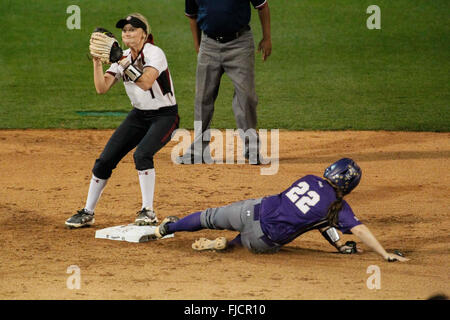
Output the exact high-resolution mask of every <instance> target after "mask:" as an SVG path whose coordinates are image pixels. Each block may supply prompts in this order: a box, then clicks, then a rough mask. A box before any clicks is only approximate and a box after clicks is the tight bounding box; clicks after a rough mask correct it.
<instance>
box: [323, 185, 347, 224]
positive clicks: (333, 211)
mask: <svg viewBox="0 0 450 320" xmlns="http://www.w3.org/2000/svg"><path fill="white" fill-rule="evenodd" d="M335 190H336V200H335V201H334V202H333V203H332V204H331V205H330V207H329V208H328V212H327V217H326V218H327V220H328V223H329V225H330V226H332V227H337V225H338V222H339V212H340V211H341V209H342V200H343V198H344V195H343V194H342V191H341V190H339V189H335Z"/></svg>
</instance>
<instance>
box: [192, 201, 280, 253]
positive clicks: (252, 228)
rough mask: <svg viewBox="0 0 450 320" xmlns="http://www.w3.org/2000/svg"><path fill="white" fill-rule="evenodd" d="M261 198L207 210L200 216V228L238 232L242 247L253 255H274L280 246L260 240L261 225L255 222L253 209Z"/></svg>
mask: <svg viewBox="0 0 450 320" xmlns="http://www.w3.org/2000/svg"><path fill="white" fill-rule="evenodd" d="M261 201H262V198H259V199H250V200H243V201H239V202H235V203H232V204H229V205H227V206H223V207H218V208H209V209H206V210H204V211H202V213H201V214H200V222H201V224H202V227H204V228H208V229H218V230H223V229H226V230H232V231H239V232H240V235H241V242H242V245H243V246H244V247H246V248H247V249H249V250H250V251H252V252H254V253H274V252H277V251H278V250H279V249H280V246H271V245H269V244H268V243H266V242H265V241H264V240H263V239H262V238H263V237H264V233H263V231H262V229H261V224H260V222H259V219H258V220H255V215H254V207H255V205H257V204H259V203H261Z"/></svg>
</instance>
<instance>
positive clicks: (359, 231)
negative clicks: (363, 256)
mask: <svg viewBox="0 0 450 320" xmlns="http://www.w3.org/2000/svg"><path fill="white" fill-rule="evenodd" d="M351 232H352V233H353V234H354V235H355V236H357V237H358V238H359V239H360V240H361V241H362V242H363V243H364V244H365V245H367V246H368V247H369V248H371V249H372V250H373V251H375V252H376V253H378V254H379V255H381V256H382V257H383V259H384V260H386V261H401V262H405V261H408V260H409V259H407V258H404V257H401V256H399V255H397V254H393V253H388V252H387V251H386V250H385V249H384V248H383V246H382V245H381V244H380V243H379V242H378V240H377V238H375V236H374V235H373V233H372V232H371V231H370V230H369V228H368V227H367V226H365V225H364V224H360V225H357V226H355V227H353V228H352V229H351Z"/></svg>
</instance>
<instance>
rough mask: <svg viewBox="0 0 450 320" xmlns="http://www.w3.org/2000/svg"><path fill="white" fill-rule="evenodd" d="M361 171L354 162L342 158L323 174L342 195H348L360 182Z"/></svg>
mask: <svg viewBox="0 0 450 320" xmlns="http://www.w3.org/2000/svg"><path fill="white" fill-rule="evenodd" d="M361 175H362V171H361V168H360V167H359V166H358V165H357V164H356V162H355V161H353V160H352V159H349V158H342V159H340V160H338V161H336V162H335V163H333V164H332V165H330V166H329V167H328V168H326V169H325V172H324V173H323V176H324V178H326V179H327V180H329V181H330V182H331V183H332V184H333V185H334V186H335V187H336V188H337V189H339V190H340V191H342V193H343V195H346V194H349V193H350V192H351V191H352V190H353V189H355V188H356V186H357V185H358V184H359V181H360V180H361Z"/></svg>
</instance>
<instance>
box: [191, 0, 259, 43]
mask: <svg viewBox="0 0 450 320" xmlns="http://www.w3.org/2000/svg"><path fill="white" fill-rule="evenodd" d="M250 2H251V3H252V5H253V6H254V7H255V9H261V8H263V7H264V6H265V5H266V4H267V0H186V12H185V13H186V15H187V16H188V17H190V18H197V24H198V26H199V27H200V29H201V30H203V32H205V33H206V34H208V35H214V36H222V35H229V34H232V33H235V32H237V31H239V30H241V29H242V28H243V27H245V26H246V25H248V24H249V23H250V17H251V12H250Z"/></svg>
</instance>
